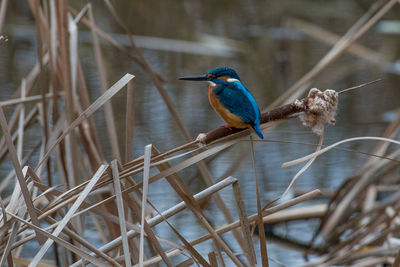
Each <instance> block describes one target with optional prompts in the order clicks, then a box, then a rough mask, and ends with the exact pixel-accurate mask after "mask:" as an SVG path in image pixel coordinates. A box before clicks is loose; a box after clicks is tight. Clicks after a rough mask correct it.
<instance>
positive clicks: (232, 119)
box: [179, 67, 264, 139]
mask: <svg viewBox="0 0 400 267" xmlns="http://www.w3.org/2000/svg"><path fill="white" fill-rule="evenodd" d="M179 79H180V80H187V81H208V82H209V83H210V86H209V89H208V99H209V101H210V104H211V106H212V107H213V108H214V109H215V111H216V112H217V113H218V114H219V115H220V116H221V117H222V118H223V119H224V120H225V121H226V122H227V123H228V128H229V127H230V126H233V127H236V128H248V127H251V128H253V129H254V131H255V132H256V133H257V135H258V136H259V137H260V138H261V139H264V137H263V134H262V132H261V130H260V120H261V114H260V110H259V108H258V106H257V103H256V101H255V99H254V97H253V96H252V95H251V93H250V92H249V91H248V90H247V89H246V87H244V86H243V84H242V83H241V82H240V77H239V75H238V74H237V72H236V71H235V70H234V69H231V68H227V67H219V68H215V69H212V70H211V71H209V72H207V73H206V74H204V75H195V76H186V77H181V78H179Z"/></svg>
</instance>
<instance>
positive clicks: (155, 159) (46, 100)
mask: <svg viewBox="0 0 400 267" xmlns="http://www.w3.org/2000/svg"><path fill="white" fill-rule="evenodd" d="M28 2H29V4H30V6H31V9H32V13H33V14H34V17H35V21H36V28H37V40H38V44H39V45H38V49H39V50H38V63H37V64H36V66H35V67H34V68H33V69H32V71H31V72H30V73H29V74H28V75H27V76H26V77H24V78H23V79H21V86H20V87H19V88H18V90H16V92H15V94H14V97H15V98H13V99H11V100H7V101H3V102H1V103H0V126H1V129H2V133H3V136H2V138H1V140H0V159H1V160H2V161H4V160H5V158H6V156H8V157H9V158H10V159H11V161H12V164H13V170H12V171H10V174H9V175H8V176H7V177H6V178H4V179H2V181H1V183H0V193H3V192H5V191H6V189H9V188H10V187H11V188H12V194H11V196H9V197H7V198H6V199H1V198H0V255H1V261H0V266H4V265H6V264H8V266H15V265H21V266H35V265H37V266H54V265H58V266H67V265H72V266H79V265H82V264H83V265H85V264H88V263H92V264H93V265H95V266H131V265H135V266H136V265H138V266H150V265H154V264H158V263H159V262H163V263H164V264H165V265H167V266H173V264H172V261H171V258H172V257H174V256H176V255H184V256H185V257H186V258H185V260H184V261H183V262H182V263H181V264H182V265H181V266H188V265H190V264H198V265H204V266H217V264H218V265H220V266H224V264H225V263H224V258H225V257H223V256H222V255H226V257H228V258H229V259H230V260H231V261H232V262H233V263H235V265H237V266H255V265H256V263H257V262H258V263H260V262H262V264H263V266H267V265H268V255H267V247H266V239H265V236H264V235H263V234H261V235H260V248H261V249H260V250H261V258H259V259H257V257H256V253H255V248H254V243H253V238H255V237H254V236H253V235H252V232H251V231H250V229H251V228H252V226H255V225H258V227H259V229H263V222H264V221H268V219H269V217H268V215H271V214H275V215H276V214H277V212H279V211H281V210H283V209H287V208H288V207H291V206H293V205H295V204H298V203H300V202H304V201H308V200H310V199H312V198H314V197H316V196H318V195H320V194H321V193H320V191H319V190H314V191H312V192H309V193H306V194H303V195H301V196H299V197H297V198H294V199H292V200H289V201H287V202H285V203H282V204H278V205H275V204H274V203H268V204H267V205H265V203H261V200H260V199H261V198H260V195H259V190H258V182H257V181H258V180H257V175H256V173H255V175H254V176H255V184H256V188H257V191H256V192H255V193H256V194H257V208H258V212H257V213H256V214H252V215H248V214H247V211H246V209H245V206H244V202H243V198H242V193H241V188H240V185H239V182H238V181H237V179H235V178H233V177H227V178H225V179H223V180H222V181H220V182H218V183H215V182H214V181H213V179H212V177H211V176H210V172H209V170H208V168H207V165H206V164H204V162H203V160H204V159H207V158H209V157H212V156H213V155H215V154H217V153H218V152H220V151H223V150H225V149H227V148H229V147H231V146H234V145H235V144H237V143H239V142H242V141H244V140H245V141H248V140H249V139H248V137H247V136H248V135H249V132H241V133H237V134H235V135H231V136H229V137H228V138H225V139H223V140H220V139H218V140H214V142H212V143H211V144H208V145H204V146H202V147H201V148H199V147H198V143H200V142H199V141H193V140H192V138H191V137H190V135H189V134H188V131H187V129H186V127H185V126H184V124H183V122H182V120H181V118H180V116H179V113H178V112H177V111H176V109H175V107H174V104H173V102H172V101H171V100H170V98H169V96H168V94H167V93H166V90H165V88H164V87H163V82H164V79H163V77H162V75H160V74H158V73H156V72H155V71H153V70H152V68H151V67H150V65H149V63H148V62H147V61H146V58H145V57H144V56H143V53H142V52H141V50H140V49H139V48H138V47H137V46H136V45H135V42H134V38H133V36H132V35H131V34H130V33H129V30H128V28H127V27H126V26H125V25H124V24H123V22H122V20H121V19H120V18H119V17H118V14H117V13H116V12H115V10H114V9H113V7H112V5H111V4H110V2H109V1H106V4H107V7H108V8H109V10H110V14H111V16H113V17H114V18H115V19H116V20H117V22H118V24H119V25H120V26H121V27H122V29H124V30H125V31H126V32H127V33H128V34H129V36H130V42H131V46H132V48H133V50H134V52H135V53H134V54H132V53H131V52H130V51H129V50H127V49H126V48H124V47H123V46H121V45H119V44H118V42H116V41H115V40H113V39H112V38H111V37H110V36H108V35H107V33H105V32H104V31H103V30H101V29H100V28H99V27H98V26H97V25H96V22H95V20H94V17H93V14H92V8H91V5H90V4H88V5H86V6H85V7H84V8H83V9H82V10H81V11H75V10H73V9H72V8H71V7H70V6H69V5H68V3H67V1H65V0H64V1H48V2H47V1H42V2H41V3H42V4H41V5H38V4H37V2H36V1H33V0H32V1H28ZM380 3H382V2H380ZM395 3H396V1H393V0H391V1H387V2H386V4H385V5H379V4H376V5H374V6H373V8H371V10H370V11H369V12H368V13H367V14H366V15H365V16H363V17H362V18H361V19H360V21H359V22H358V23H356V24H355V25H354V27H353V28H352V29H351V30H350V31H349V32H348V33H347V34H346V35H345V36H344V37H343V38H342V39H340V40H339V41H337V43H336V44H335V46H334V47H333V48H332V50H331V51H330V52H329V53H328V54H327V56H326V57H324V58H323V59H322V60H321V62H320V63H319V64H317V66H316V67H315V68H314V69H313V70H311V71H310V73H308V74H307V75H305V76H304V77H303V78H302V79H301V80H300V81H299V82H297V83H296V84H295V85H294V86H293V87H292V88H291V90H289V91H288V93H287V94H285V95H284V96H282V98H280V99H279V100H277V102H276V104H284V101H283V99H285V100H286V101H290V100H291V101H293V100H294V99H295V98H297V97H299V96H300V95H301V94H303V93H304V90H305V89H306V88H307V87H306V86H305V85H307V84H308V83H309V82H310V80H311V79H312V78H313V77H315V76H316V75H317V74H318V73H319V72H320V71H321V70H322V69H323V68H325V67H326V66H327V65H328V64H329V63H330V62H332V61H333V60H334V59H335V58H337V57H338V56H339V55H340V54H341V53H343V52H344V51H345V50H346V49H347V48H351V50H350V51H351V52H352V53H354V54H356V55H358V56H365V49H363V48H362V47H359V46H356V45H353V46H351V44H352V43H354V42H355V41H356V40H357V39H358V38H359V37H360V36H361V35H362V34H363V33H365V32H366V31H367V30H368V29H369V28H370V27H371V26H372V25H374V23H376V21H377V20H379V19H380V18H381V17H382V16H383V15H384V14H385V13H386V12H387V11H388V10H389V9H390V8H391V7H392V6H393V5H394V4H395ZM0 8H1V10H0V32H1V29H2V26H3V22H4V16H5V15H4V14H5V12H6V9H7V1H6V0H3V1H2V5H1V7H0ZM80 23H83V24H84V25H86V26H88V27H89V28H90V29H91V32H92V36H93V51H94V54H95V57H96V65H97V67H98V72H99V74H100V79H101V90H102V95H101V96H100V97H98V98H97V99H96V100H95V101H93V102H92V101H91V100H90V99H89V93H88V91H87V86H86V84H85V79H84V73H83V71H82V68H81V65H80V59H79V57H78V50H77V49H78V48H77V42H78V39H77V38H76V33H77V26H78V25H79V24H80ZM293 23H298V22H296V21H294V22H293ZM301 26H302V27H304V25H303V24H301ZM99 36H100V37H102V38H104V39H105V40H107V41H108V42H109V43H110V44H111V45H113V46H114V47H115V48H116V49H117V50H119V51H120V52H121V53H124V54H126V55H127V57H128V58H129V59H131V60H133V61H134V62H136V63H137V64H138V65H139V66H141V67H142V68H143V69H144V70H145V71H146V72H147V73H148V74H149V76H150V77H151V81H152V82H153V83H154V85H155V87H156V88H157V90H158V91H159V93H160V95H161V97H162V98H163V100H164V101H165V103H166V105H167V107H168V110H169V112H170V113H171V114H172V117H173V119H174V120H175V121H176V123H177V126H178V128H179V131H180V132H181V133H182V136H183V142H184V143H185V144H184V145H182V146H181V147H178V148H171V150H170V151H166V152H163V153H161V152H159V151H158V150H157V148H156V147H155V146H154V145H153V146H152V145H148V146H146V148H145V149H144V154H143V156H142V157H139V158H136V159H133V158H132V150H131V149H132V147H133V142H134V131H133V125H134V120H133V117H134V112H135V105H134V102H135V95H134V93H135V76H134V75H132V74H126V75H125V76H123V77H122V78H121V79H120V80H119V81H117V82H116V83H115V84H113V85H112V86H109V84H108V78H107V71H106V69H105V67H104V62H103V61H104V60H103V57H102V47H101V45H100V43H99V41H98V37H99ZM0 45H1V43H0ZM0 49H1V47H0ZM376 58H377V57H374V60H376ZM46 75H47V76H48V77H49V79H48V81H47V80H46ZM36 81H38V83H36ZM34 86H38V87H39V88H40V94H39V95H33V94H32V92H33V91H34V90H33V89H34ZM124 90H125V91H126V95H127V97H126V98H127V102H126V123H125V129H117V128H116V125H115V123H114V122H115V119H114V118H115V117H114V114H113V108H112V106H111V104H110V100H111V99H112V98H113V96H115V94H117V93H118V92H120V91H124ZM291 101H290V102H291ZM60 103H63V104H64V105H60ZM28 104H29V105H28ZM95 112H105V118H106V124H107V129H108V131H109V132H108V136H109V139H110V140H109V143H110V144H111V149H112V156H113V158H114V160H113V161H112V162H111V164H108V163H105V159H104V158H105V157H104V155H103V152H102V151H103V148H102V144H101V143H100V142H99V138H98V135H99V133H98V132H97V129H96V127H95V123H94V120H93V118H92V117H91V116H92V115H93V114H94V113H95ZM5 114H7V115H8V118H10V119H9V120H8V121H7V120H6V115H5ZM399 114H400V113H399ZM285 119H288V118H287V117H285ZM281 122H282V121H275V122H268V123H267V124H265V125H264V126H263V128H264V132H265V133H267V132H268V131H271V130H272V129H273V128H274V127H275V126H276V125H277V124H278V123H281ZM37 125H40V127H41V129H42V130H43V133H44V134H43V138H42V140H38V142H37V150H39V151H40V156H39V163H38V164H37V165H36V166H26V165H25V162H27V161H28V160H29V159H30V158H31V157H32V155H33V153H30V154H28V155H23V153H22V147H23V140H24V138H23V136H24V133H25V131H27V130H29V129H30V128H31V127H33V126H37ZM117 131H125V133H126V134H125V140H124V142H119V140H118V137H117V136H118V135H117V134H116V133H117ZM399 132H400V115H398V117H397V119H396V120H395V121H394V122H393V123H392V124H391V126H390V127H389V128H388V130H387V132H386V133H385V135H384V136H385V137H387V138H392V139H394V138H396V137H398V135H399ZM225 136H226V135H225ZM321 142H322V139H321ZM119 143H124V146H125V147H120V146H119ZM249 148H251V149H253V141H252V140H251V142H250V145H249ZM390 148H391V147H390V146H389V145H388V143H387V142H382V143H379V145H378V146H377V148H376V150H375V151H373V153H372V154H374V155H379V156H382V157H375V158H371V159H370V160H369V161H368V162H366V164H365V167H364V168H363V169H362V170H361V171H360V172H359V174H357V175H356V176H354V177H352V178H351V179H349V180H348V182H347V183H346V184H344V185H343V186H342V188H340V189H339V190H338V192H337V193H336V196H335V197H334V198H333V200H332V201H331V204H330V205H329V208H328V211H327V212H326V214H325V217H324V219H323V220H322V224H321V228H320V231H319V232H318V233H317V234H319V235H322V236H323V237H324V238H325V239H326V242H327V243H326V244H325V247H323V249H324V251H325V252H326V255H324V256H323V257H322V258H321V259H319V260H318V261H317V263H316V264H315V265H316V266H319V264H350V263H351V264H352V263H354V262H357V261H360V260H364V261H371V260H372V258H373V260H375V261H374V262H377V261H378V262H394V259H395V256H396V255H397V256H396V262H398V261H399V260H398V259H399V256H398V253H397V250H393V251H392V250H386V251H384V252H383V251H382V249H381V248H382V247H383V244H386V242H390V240H391V239H390V238H392V237H394V236H397V235H396V232H397V230H398V228H399V227H398V220H399V218H398V209H399V205H400V204H399V203H400V195H399V194H398V193H396V192H393V190H391V189H392V188H394V187H391V188H389V189H382V188H384V185H385V186H387V185H396V186H397V180H398V179H395V178H399V177H394V176H393V175H389V174H391V171H393V170H394V169H396V168H397V167H398V162H397V161H394V160H388V158H389V159H395V158H398V157H399V154H400V150H390ZM183 150H185V151H183ZM121 151H125V154H124V155H123V154H122V153H121ZM174 153H175V155H173V154H174ZM316 156H317V155H314V156H313V157H312V158H313V159H315V157H316ZM183 157H185V159H184V160H181V161H180V162H179V163H177V164H175V165H171V163H170V162H171V160H172V159H174V160H176V159H180V158H183ZM253 161H254V158H253ZM311 163H312V161H311ZM311 163H310V164H311ZM191 166H197V168H199V170H200V172H201V174H202V177H203V179H204V181H205V184H206V185H207V188H206V189H205V190H203V191H201V192H198V193H197V194H193V193H192V192H191V190H190V189H189V188H188V186H187V184H186V182H185V181H184V180H183V179H182V177H180V175H179V171H181V170H183V169H186V168H189V167H191ZM151 169H154V170H156V169H157V170H158V172H157V173H156V174H155V175H153V176H151V175H150V170H151ZM254 172H255V165H254ZM133 175H135V179H134V177H133ZM138 176H142V179H139V180H138V178H137V177H138ZM44 177H46V178H44ZM159 179H166V181H167V182H168V183H169V185H170V186H171V187H172V188H173V189H174V191H175V192H176V193H177V195H178V196H179V197H180V199H181V200H182V202H181V203H179V204H177V205H173V206H172V207H170V208H169V209H168V210H165V211H159V210H158V209H157V207H155V206H154V204H153V203H152V202H151V201H150V200H149V199H148V197H147V192H148V190H151V186H152V184H153V183H154V182H155V181H157V180H159ZM57 181H59V182H57ZM61 185H62V186H61ZM224 188H231V190H232V194H233V195H234V197H235V202H236V211H235V213H236V214H231V212H230V211H229V210H228V208H227V205H226V203H225V202H224V200H223V199H222V198H221V197H220V196H219V191H220V190H222V189H224ZM380 191H385V192H389V193H391V196H390V197H389V198H387V199H386V200H385V201H382V202H379V201H377V200H376V194H377V192H380ZM211 197H213V199H214V200H215V201H216V205H217V207H218V208H219V210H220V211H221V214H223V216H224V218H225V220H226V224H225V225H223V226H221V227H219V228H214V227H213V226H212V225H211V223H210V221H209V220H208V219H207V218H206V217H205V215H204V212H203V208H202V207H201V205H200V204H199V203H200V201H201V200H204V199H208V198H211ZM268 206H270V207H268ZM262 207H264V208H262ZM185 209H188V210H190V212H191V213H192V214H193V215H194V216H195V217H196V218H197V220H198V222H199V224H200V225H201V226H202V227H203V228H204V229H205V230H206V231H207V234H205V235H203V236H200V237H198V238H196V239H195V240H186V239H185V237H184V236H183V235H182V234H181V233H180V232H179V229H176V228H175V227H174V226H173V225H172V224H171V223H170V222H169V221H168V219H169V218H170V217H171V216H174V215H176V214H178V213H180V212H182V211H183V210H185ZM88 216H90V218H91V220H92V221H93V224H94V226H93V228H94V229H91V230H92V232H93V233H95V234H96V235H98V237H99V238H100V239H101V240H102V242H103V245H102V246H101V247H99V248H96V247H95V246H93V245H92V244H90V243H89V242H88V241H86V240H85V239H84V236H85V235H84V233H85V231H87V229H86V224H85V222H86V221H87V220H88ZM290 216H291V219H293V218H296V215H294V216H293V214H291V215H290ZM310 216H319V215H315V214H314V215H310ZM350 216H351V220H348V219H347V218H349V217H350ZM235 217H237V218H239V219H238V220H236V221H235V220H234V219H233V218H235ZM300 217H301V216H299V217H298V218H300ZM275 220H276V219H275ZM282 220H285V219H282ZM161 222H166V223H167V224H168V226H169V227H170V229H171V231H172V232H173V233H174V234H175V235H176V236H177V238H178V239H179V240H180V241H181V243H179V244H178V243H173V242H171V241H166V240H164V239H162V238H160V237H159V236H158V235H157V233H156V232H155V226H156V225H158V224H160V223H161ZM44 225H47V226H44ZM32 230H33V231H32ZM346 230H350V231H351V234H350V235H348V233H346V236H344V233H345V231H346ZM223 233H230V234H231V235H232V237H233V238H234V239H235V240H236V241H237V242H238V244H239V245H240V248H241V251H239V252H238V251H232V249H231V247H230V244H227V242H226V239H222V237H221V235H222V234H223ZM261 233H264V231H261ZM367 237H368V238H367ZM396 238H397V237H396ZM209 239H211V240H212V241H213V244H214V251H210V252H209V254H208V258H207V259H206V258H205V255H202V254H201V253H199V252H198V251H197V250H196V245H198V244H201V243H203V242H206V241H207V240H209ZM343 239H344V240H345V241H344V242H343ZM34 240H37V241H38V242H39V244H40V246H37V251H35V253H34V254H35V256H34V257H33V258H32V259H29V260H27V259H24V257H23V255H21V249H22V248H23V247H24V246H25V245H26V244H27V243H28V242H34ZM163 243H167V244H168V246H169V247H171V248H170V249H168V250H164V249H163V246H162V244H163ZM51 247H54V249H53V252H54V261H53V265H48V264H45V263H43V256H44V255H45V253H46V252H47V251H48V250H49V249H50V248H51ZM319 247H320V245H319ZM349 247H350V248H351V249H349ZM363 249H365V250H363Z"/></svg>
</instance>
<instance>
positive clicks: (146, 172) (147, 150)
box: [139, 145, 152, 266]
mask: <svg viewBox="0 0 400 267" xmlns="http://www.w3.org/2000/svg"><path fill="white" fill-rule="evenodd" d="M151 147H152V146H151V145H147V146H146V147H145V148H144V170H143V191H142V216H141V222H140V225H141V229H140V244H139V249H140V250H139V266H143V259H144V221H145V216H146V213H145V211H146V203H147V192H148V185H149V176H150V159H151V150H152V148H151Z"/></svg>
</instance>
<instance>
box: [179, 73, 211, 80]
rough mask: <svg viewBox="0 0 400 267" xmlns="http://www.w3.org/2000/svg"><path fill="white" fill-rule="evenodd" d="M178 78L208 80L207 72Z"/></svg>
mask: <svg viewBox="0 0 400 267" xmlns="http://www.w3.org/2000/svg"><path fill="white" fill-rule="evenodd" d="M179 80H185V81H208V80H209V77H208V76H207V74H203V75H194V76H186V77H180V78H179Z"/></svg>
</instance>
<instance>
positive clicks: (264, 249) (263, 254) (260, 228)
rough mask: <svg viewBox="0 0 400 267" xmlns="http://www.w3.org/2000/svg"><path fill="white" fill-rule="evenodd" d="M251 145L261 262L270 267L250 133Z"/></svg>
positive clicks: (251, 141)
mask: <svg viewBox="0 0 400 267" xmlns="http://www.w3.org/2000/svg"><path fill="white" fill-rule="evenodd" d="M250 145H251V155H252V162H253V172H254V181H255V185H256V195H257V215H258V220H257V225H258V234H259V236H260V250H261V264H262V266H267V267H268V266H269V263H268V251H267V240H266V238H265V231H264V222H263V215H262V207H261V199H260V190H259V188H258V178H257V171H256V159H255V154H254V143H253V137H252V136H251V135H250Z"/></svg>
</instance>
